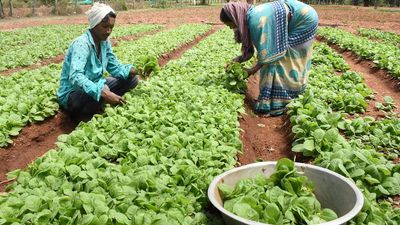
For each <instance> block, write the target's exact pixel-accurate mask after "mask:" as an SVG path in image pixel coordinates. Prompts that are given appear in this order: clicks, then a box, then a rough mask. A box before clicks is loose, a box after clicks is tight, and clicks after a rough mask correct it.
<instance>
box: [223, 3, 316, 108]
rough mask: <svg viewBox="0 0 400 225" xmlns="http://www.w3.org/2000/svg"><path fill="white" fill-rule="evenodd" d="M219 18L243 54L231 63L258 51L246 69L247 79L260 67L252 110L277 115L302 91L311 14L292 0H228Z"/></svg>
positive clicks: (308, 58) (313, 30) (313, 21)
mask: <svg viewBox="0 0 400 225" xmlns="http://www.w3.org/2000/svg"><path fill="white" fill-rule="evenodd" d="M220 19H221V21H222V22H223V23H225V24H226V25H227V26H229V27H230V28H232V29H234V32H235V40H236V41H237V42H238V43H242V49H241V51H242V55H241V56H238V57H236V58H235V59H233V61H236V62H244V61H247V60H249V59H250V58H251V57H252V56H253V54H254V47H255V48H256V50H257V64H256V65H255V66H253V67H252V68H250V69H248V71H247V72H248V73H249V75H252V74H254V73H256V72H257V71H258V70H260V69H261V71H260V75H261V79H260V94H259V96H258V100H257V104H256V109H255V110H256V112H257V113H260V114H270V115H281V114H282V113H284V111H285V109H286V105H287V104H288V103H289V101H290V100H291V99H293V98H296V97H297V96H298V95H299V94H300V93H302V92H303V91H304V89H305V87H306V83H307V78H308V73H309V71H310V67H311V55H312V42H313V39H314V36H315V34H316V32H317V28H318V15H317V13H316V11H315V10H314V9H313V8H312V7H310V6H308V5H306V4H304V3H302V2H300V1H297V0H285V1H283V0H279V1H274V2H271V3H265V4H262V5H258V6H251V5H249V4H247V3H242V2H231V3H228V4H226V5H224V7H223V8H222V10H221V14H220ZM253 46H254V47H253Z"/></svg>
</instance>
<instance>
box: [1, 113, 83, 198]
mask: <svg viewBox="0 0 400 225" xmlns="http://www.w3.org/2000/svg"><path fill="white" fill-rule="evenodd" d="M75 127H76V124H74V123H73V122H72V121H71V120H70V118H69V117H68V116H67V115H65V114H64V113H62V112H59V113H58V114H57V115H55V116H54V117H52V118H49V119H47V120H45V121H43V122H41V123H35V124H30V125H28V126H26V127H24V128H23V129H22V132H21V133H20V134H19V135H18V136H17V137H16V138H14V139H13V142H14V143H13V144H12V145H10V146H9V147H7V148H0V162H1V164H0V183H1V182H2V181H5V180H6V174H7V173H8V172H10V171H13V170H15V169H21V168H24V167H25V166H26V165H28V164H29V163H31V162H33V161H34V160H35V159H36V158H38V157H40V156H42V155H43V154H44V153H46V152H47V151H49V150H50V149H53V148H55V147H56V145H55V143H56V141H57V137H58V136H59V135H60V134H68V133H70V132H71V131H73V130H74V129H75ZM6 185H7V183H3V184H0V191H2V190H4V187H5V186H6Z"/></svg>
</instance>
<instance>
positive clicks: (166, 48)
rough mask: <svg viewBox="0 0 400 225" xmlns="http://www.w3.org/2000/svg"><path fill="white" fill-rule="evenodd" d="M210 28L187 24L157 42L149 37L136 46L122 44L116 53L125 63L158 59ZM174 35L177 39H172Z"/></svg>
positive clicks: (138, 42)
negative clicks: (142, 56) (143, 57)
mask: <svg viewBox="0 0 400 225" xmlns="http://www.w3.org/2000/svg"><path fill="white" fill-rule="evenodd" d="M210 28H211V26H210V25H206V24H196V25H194V24H186V25H183V26H182V29H181V30H179V31H177V30H175V31H174V33H173V34H171V33H169V32H168V31H167V32H163V33H162V35H159V36H158V38H157V40H154V39H153V36H147V37H144V38H141V39H140V40H138V41H137V42H135V45H132V44H130V43H129V42H121V43H120V44H118V46H117V47H115V48H114V52H115V54H116V55H117V57H118V58H119V59H120V60H121V62H124V63H128V62H131V61H132V59H137V58H138V57H140V56H141V55H146V56H155V57H157V58H158V57H159V56H161V54H163V53H166V52H171V51H172V50H174V49H175V48H176V47H177V46H179V45H181V44H184V43H188V42H190V41H192V40H193V39H194V37H196V36H199V35H201V34H204V33H205V32H206V31H208V30H210ZM172 35H174V36H175V37H171V36H172Z"/></svg>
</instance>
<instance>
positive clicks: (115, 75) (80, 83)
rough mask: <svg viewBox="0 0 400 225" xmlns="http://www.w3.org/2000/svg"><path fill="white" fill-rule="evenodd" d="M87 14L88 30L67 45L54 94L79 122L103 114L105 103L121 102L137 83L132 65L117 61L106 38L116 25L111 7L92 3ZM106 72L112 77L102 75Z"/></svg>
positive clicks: (114, 103) (115, 103)
mask: <svg viewBox="0 0 400 225" xmlns="http://www.w3.org/2000/svg"><path fill="white" fill-rule="evenodd" d="M87 14H88V18H89V24H90V26H89V30H87V31H86V32H85V33H84V34H83V35H82V36H80V37H78V38H77V39H75V40H74V41H73V42H72V44H71V45H70V46H69V48H68V51H67V54H66V57H65V60H64V64H63V69H62V72H61V80H60V87H59V89H58V93H57V95H58V101H59V103H60V105H61V107H62V108H63V109H65V110H66V111H67V112H68V113H69V114H70V115H71V117H72V118H73V119H75V120H78V121H80V120H85V121H86V120H89V119H90V118H91V117H92V116H93V115H94V114H96V113H102V112H103V107H104V103H109V104H112V105H117V104H122V103H124V100H123V99H122V97H121V96H122V95H123V94H124V93H125V92H127V91H128V90H130V89H132V88H134V87H136V86H137V84H138V82H139V79H138V76H137V72H136V70H135V68H134V67H133V66H132V65H129V64H128V65H123V64H121V63H120V62H119V61H118V59H117V57H116V56H115V55H114V53H113V52H112V49H111V43H110V41H109V40H108V39H107V38H108V37H109V35H110V34H111V32H112V29H113V27H114V24H115V18H116V14H115V12H114V10H113V9H112V8H111V7H109V6H108V5H105V4H100V3H95V4H94V6H93V7H92V8H91V9H90V10H89V11H88V12H87ZM105 71H107V72H108V73H109V74H110V75H111V76H109V77H107V78H105V77H104V72H105Z"/></svg>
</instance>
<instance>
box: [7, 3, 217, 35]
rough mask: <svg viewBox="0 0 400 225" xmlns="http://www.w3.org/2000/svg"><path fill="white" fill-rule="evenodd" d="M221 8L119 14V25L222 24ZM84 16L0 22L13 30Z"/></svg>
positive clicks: (76, 20) (82, 21)
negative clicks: (220, 17)
mask: <svg viewBox="0 0 400 225" xmlns="http://www.w3.org/2000/svg"><path fill="white" fill-rule="evenodd" d="M219 10H220V7H191V8H183V9H146V10H130V11H120V12H118V17H117V21H116V22H117V25H118V24H136V23H157V24H182V23H220V22H219ZM85 23H87V18H86V16H85V15H84V14H79V15H74V16H44V17H33V18H19V19H16V18H13V19H10V18H7V19H4V20H0V30H11V29H16V28H24V27H31V26H40V25H47V24H85Z"/></svg>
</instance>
